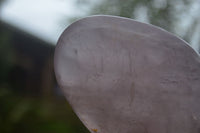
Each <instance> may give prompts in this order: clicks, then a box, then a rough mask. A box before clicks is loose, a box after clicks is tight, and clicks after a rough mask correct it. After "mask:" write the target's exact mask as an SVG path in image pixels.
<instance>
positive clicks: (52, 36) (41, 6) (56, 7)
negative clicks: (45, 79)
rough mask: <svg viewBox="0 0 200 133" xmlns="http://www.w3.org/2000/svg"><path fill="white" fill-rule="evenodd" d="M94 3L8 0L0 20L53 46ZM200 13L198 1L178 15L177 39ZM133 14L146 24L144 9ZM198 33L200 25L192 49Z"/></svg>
mask: <svg viewBox="0 0 200 133" xmlns="http://www.w3.org/2000/svg"><path fill="white" fill-rule="evenodd" d="M100 1H101V0H100ZM95 2H97V0H90V4H89V5H87V7H85V8H84V7H83V6H82V8H81V9H80V7H77V5H76V3H75V0H7V2H6V3H5V4H4V5H3V7H2V9H1V12H0V19H2V20H3V21H4V22H6V23H9V24H11V25H14V26H16V27H18V28H19V29H21V30H24V31H25V32H28V33H31V34H32V35H34V36H36V37H38V38H40V39H42V40H45V41H47V42H50V43H51V44H54V45H55V44H56V42H57V40H58V38H59V36H60V34H61V33H62V32H63V30H64V29H65V28H66V27H67V26H68V25H69V24H70V22H69V21H68V20H69V18H72V17H76V16H86V15H87V13H88V11H89V6H91V5H92V4H94V3H95ZM177 8H180V5H177ZM199 12H200V0H196V1H193V4H192V5H191V8H190V10H188V11H187V12H184V13H182V14H180V21H178V22H177V26H176V28H175V29H174V31H175V32H176V33H178V35H179V36H184V34H185V33H186V31H187V30H188V28H189V25H191V20H192V18H195V17H198V16H199ZM135 13H137V14H138V15H136V19H137V20H139V21H142V22H148V20H147V16H146V15H147V11H146V10H143V8H141V9H138V12H135ZM141 13H142V14H143V15H141ZM199 22H200V21H199ZM199 30H200V25H199V26H198V27H197V28H196V30H195V31H194V34H193V36H192V38H191V42H190V43H191V44H192V47H193V48H195V49H198V48H199Z"/></svg>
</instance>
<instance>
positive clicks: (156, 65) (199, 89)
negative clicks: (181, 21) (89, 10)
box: [55, 16, 200, 133]
mask: <svg viewBox="0 0 200 133" xmlns="http://www.w3.org/2000/svg"><path fill="white" fill-rule="evenodd" d="M55 73H56V78H57V81H58V83H59V85H60V87H61V88H62V89H63V91H64V94H65V96H66V98H67V100H68V101H69V103H70V104H71V106H72V107H73V109H74V111H75V112H76V114H77V115H78V117H79V118H80V120H81V121H82V122H83V123H84V124H85V126H86V127H87V128H88V129H89V130H90V131H91V132H93V133H199V132H200V58H199V55H198V54H197V53H196V52H195V51H194V50H193V49H192V48H191V47H190V46H188V44H187V43H186V42H184V41H183V40H181V39H179V38H178V37H176V36H174V35H172V34H171V33H169V32H167V31H165V30H163V29H160V28H158V27H156V26H152V25H149V24H144V23H140V22H137V21H134V20H131V19H126V18H121V17H114V16H93V17H87V18H84V19H81V20H79V21H77V22H75V23H73V24H72V25H70V26H69V27H68V28H67V29H66V30H65V31H64V32H63V34H62V35H61V37H60V39H59V41H58V45H57V46H56V51H55Z"/></svg>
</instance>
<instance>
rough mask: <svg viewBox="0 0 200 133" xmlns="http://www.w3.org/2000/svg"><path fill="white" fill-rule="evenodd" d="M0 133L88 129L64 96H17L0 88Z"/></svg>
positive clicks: (75, 132) (74, 132)
mask: <svg viewBox="0 0 200 133" xmlns="http://www.w3.org/2000/svg"><path fill="white" fill-rule="evenodd" d="M0 114H1V115H0V133H14V132H19V133H88V130H87V129H86V128H85V127H84V126H83V125H82V123H81V122H80V120H79V119H78V118H77V116H76V115H75V114H74V113H73V111H72V109H71V107H70V106H69V105H68V104H67V102H66V101H65V100H58V99H57V100H55V99H54V100H53V99H51V100H50V99H44V98H43V99H41V98H31V97H23V96H19V95H18V96H17V95H16V94H14V93H12V92H10V91H9V90H8V89H2V88H1V89H0Z"/></svg>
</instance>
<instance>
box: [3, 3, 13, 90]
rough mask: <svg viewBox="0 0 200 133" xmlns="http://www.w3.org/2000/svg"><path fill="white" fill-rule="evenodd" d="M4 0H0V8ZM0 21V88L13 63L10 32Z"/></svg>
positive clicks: (4, 82)
mask: <svg viewBox="0 0 200 133" xmlns="http://www.w3.org/2000/svg"><path fill="white" fill-rule="evenodd" d="M3 2H5V0H0V8H1V6H2V4H3ZM3 26H4V25H3V24H2V22H1V21H0V73H1V74H0V88H1V87H3V86H4V85H5V84H6V80H7V76H8V73H9V70H10V68H11V67H12V64H13V51H12V46H11V42H10V41H11V33H10V32H9V31H6V30H4V28H3Z"/></svg>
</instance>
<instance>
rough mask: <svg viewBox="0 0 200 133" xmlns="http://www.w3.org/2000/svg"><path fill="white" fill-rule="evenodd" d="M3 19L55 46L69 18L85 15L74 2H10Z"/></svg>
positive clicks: (39, 0) (65, 0)
mask: <svg viewBox="0 0 200 133" xmlns="http://www.w3.org/2000/svg"><path fill="white" fill-rule="evenodd" d="M0 15H1V16H0V17H1V19H2V20H3V21H5V22H7V23H9V24H11V25H14V26H16V27H18V28H20V29H22V30H24V31H26V32H28V33H31V34H33V35H34V36H36V37H39V38H41V39H42V40H45V41H47V42H50V43H53V44H55V43H56V41H57V40H58V37H59V36H60V34H61V33H62V32H63V30H64V29H65V28H66V27H67V26H68V24H69V22H67V19H68V18H71V17H74V16H77V15H83V12H81V11H80V10H78V9H77V7H76V5H75V3H74V1H73V0H8V2H6V3H5V4H4V5H3V7H2V9H1V14H0Z"/></svg>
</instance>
